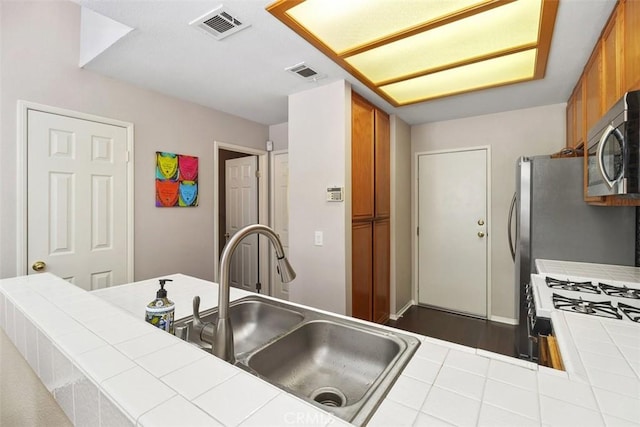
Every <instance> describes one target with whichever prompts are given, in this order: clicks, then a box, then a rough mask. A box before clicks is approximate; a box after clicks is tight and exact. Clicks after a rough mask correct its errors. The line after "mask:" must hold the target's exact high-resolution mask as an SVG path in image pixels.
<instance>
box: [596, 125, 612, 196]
mask: <svg viewBox="0 0 640 427" xmlns="http://www.w3.org/2000/svg"><path fill="white" fill-rule="evenodd" d="M615 130H616V129H615V128H614V127H613V126H611V125H609V126H607V128H606V129H605V131H604V132H603V133H602V137H600V141H599V142H598V154H597V156H596V157H597V158H598V170H599V171H600V175H602V179H603V180H604V182H606V183H607V185H608V186H609V189H611V188H613V182H612V181H610V180H609V178H607V174H606V173H605V172H604V160H603V156H604V143H605V141H606V140H607V138H608V137H609V135H611V132H613V131H615Z"/></svg>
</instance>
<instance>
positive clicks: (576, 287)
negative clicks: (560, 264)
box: [545, 276, 601, 294]
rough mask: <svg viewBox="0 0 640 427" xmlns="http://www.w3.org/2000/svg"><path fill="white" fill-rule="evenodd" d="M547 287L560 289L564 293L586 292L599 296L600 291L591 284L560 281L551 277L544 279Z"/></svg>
mask: <svg viewBox="0 0 640 427" xmlns="http://www.w3.org/2000/svg"><path fill="white" fill-rule="evenodd" d="M545 282H547V286H548V287H550V288H554V289H562V290H565V291H574V292H586V293H590V294H599V293H601V292H600V289H598V287H597V286H596V285H594V284H593V283H591V282H576V281H575V280H561V279H555V278H553V277H548V276H547V277H546V278H545Z"/></svg>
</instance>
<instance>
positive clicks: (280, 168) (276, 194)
mask: <svg viewBox="0 0 640 427" xmlns="http://www.w3.org/2000/svg"><path fill="white" fill-rule="evenodd" d="M272 165H273V171H272V174H273V177H272V179H273V200H272V203H273V213H272V214H273V224H272V225H273V230H274V231H275V232H276V234H278V236H279V237H280V241H281V242H282V247H283V249H284V253H285V255H287V257H288V256H289V154H288V153H286V152H283V153H276V154H274V155H273V159H272ZM271 255H272V256H271V260H272V263H271V264H272V265H271V267H272V269H271V270H272V271H271V283H273V291H272V293H271V294H272V295H273V296H274V297H276V298H280V299H284V300H288V299H289V284H288V283H283V282H282V280H280V275H279V274H278V273H277V271H276V268H277V263H276V255H275V252H274V251H273V250H272V252H271Z"/></svg>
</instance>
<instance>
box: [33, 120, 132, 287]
mask: <svg viewBox="0 0 640 427" xmlns="http://www.w3.org/2000/svg"><path fill="white" fill-rule="evenodd" d="M127 154H128V153H127V130H126V128H124V127H120V126H114V125H108V124H104V123H97V122H94V121H89V120H81V119H77V118H71V117H66V116H61V115H56V114H50V113H44V112H40V111H34V110H29V112H28V115H27V161H28V172H27V173H28V178H27V181H28V183H27V193H28V194H27V203H28V209H27V211H28V213H27V230H28V231H27V262H28V263H29V268H28V272H29V274H34V273H37V271H35V270H36V268H37V264H36V263H37V262H41V263H43V264H41V266H42V267H43V268H42V269H40V270H39V271H48V272H51V273H54V274H56V275H58V276H60V277H62V278H64V279H66V280H68V281H70V282H71V283H73V284H75V285H77V286H79V287H81V288H84V289H87V290H93V289H99V288H104V287H108V286H112V285H117V284H122V283H126V282H127V281H129V280H128V277H127V270H128V259H129V254H128V240H127V239H128V234H127V217H128V206H127V203H128V202H127V199H128V194H127V191H128V184H127V161H128V160H127V157H128V156H127Z"/></svg>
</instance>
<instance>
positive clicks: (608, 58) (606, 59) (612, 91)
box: [602, 11, 622, 112]
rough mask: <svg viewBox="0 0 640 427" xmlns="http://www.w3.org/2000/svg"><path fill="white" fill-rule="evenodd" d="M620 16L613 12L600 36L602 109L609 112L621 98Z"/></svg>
mask: <svg viewBox="0 0 640 427" xmlns="http://www.w3.org/2000/svg"><path fill="white" fill-rule="evenodd" d="M619 16H620V14H619V13H618V12H617V11H614V12H613V14H612V15H611V20H610V21H609V24H608V25H607V27H606V28H605V30H604V32H603V34H602V58H603V60H602V96H603V102H602V104H603V105H602V108H603V112H604V111H607V110H609V108H611V107H612V106H613V104H615V102H616V101H617V100H618V99H620V97H621V96H622V85H621V77H622V73H621V70H622V40H621V31H620V28H621V26H620V25H619V24H618V22H619V19H618V17H619Z"/></svg>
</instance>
